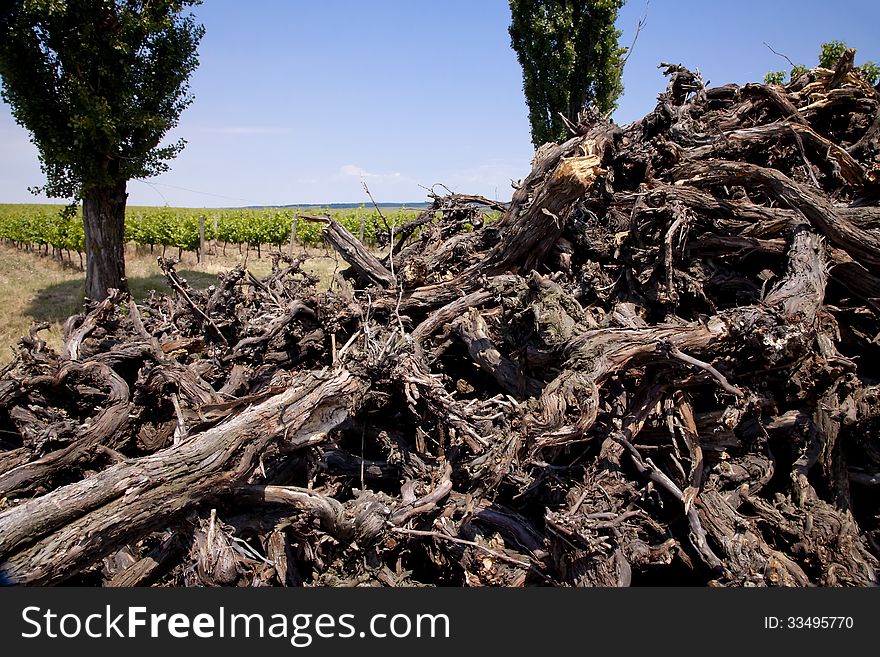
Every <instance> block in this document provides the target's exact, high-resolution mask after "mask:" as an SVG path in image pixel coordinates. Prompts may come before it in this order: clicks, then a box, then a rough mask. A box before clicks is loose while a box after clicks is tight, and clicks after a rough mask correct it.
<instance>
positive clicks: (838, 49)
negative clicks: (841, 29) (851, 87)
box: [764, 41, 880, 85]
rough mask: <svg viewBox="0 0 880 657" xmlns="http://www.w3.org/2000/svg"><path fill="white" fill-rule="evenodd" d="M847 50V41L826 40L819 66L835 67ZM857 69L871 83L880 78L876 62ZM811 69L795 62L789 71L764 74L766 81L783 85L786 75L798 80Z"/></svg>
mask: <svg viewBox="0 0 880 657" xmlns="http://www.w3.org/2000/svg"><path fill="white" fill-rule="evenodd" d="M846 51H847V45H846V42H845V41H826V42H825V43H823V44H822V45H821V47H820V49H819V66H821V67H822V68H834V67H835V66H837V62H838V61H840V58H841V57H843V54H844V53H845V52H846ZM789 61H790V60H789ZM855 69H856V70H857V71H858V72H859V73H860V74H861V76H862V77H863V78H864V79H865V80H866V81H867V82H868V83H869V84H877V81H878V79H880V67H878V66H877V64H876V63H875V62H865V63H863V64H862V65H861V66H856V67H855ZM809 70H810V69H809V68H808V67H806V66H804V65H803V64H795V65H794V66H793V67H792V68H791V71H789V72H788V73H786V71H770V72H769V73H766V74H765V75H764V83H765V84H778V85H782V84H785V80H786V76H787V77H788V79H789V80H797V79H798V78H799V77H800V76H802V75H803V74H804V73H806V72H807V71H809Z"/></svg>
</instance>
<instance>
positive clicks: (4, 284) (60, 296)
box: [0, 245, 337, 364]
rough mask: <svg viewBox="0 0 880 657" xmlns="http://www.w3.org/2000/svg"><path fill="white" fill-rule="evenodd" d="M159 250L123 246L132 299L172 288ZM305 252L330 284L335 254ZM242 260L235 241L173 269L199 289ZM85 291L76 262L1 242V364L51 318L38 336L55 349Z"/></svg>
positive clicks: (262, 262)
mask: <svg viewBox="0 0 880 657" xmlns="http://www.w3.org/2000/svg"><path fill="white" fill-rule="evenodd" d="M159 251H160V250H159V249H157V250H156V254H151V253H150V251H149V249H145V248H134V247H131V248H128V249H127V250H126V273H127V275H128V282H129V287H130V289H131V292H132V294H133V295H134V297H135V298H136V299H143V298H145V297H146V296H148V295H149V293H150V291H151V290H156V291H158V292H169V291H170V289H169V287H168V286H167V285H166V283H165V279H164V277H163V276H162V274H161V272H160V270H159V266H158V265H157V264H156V257H155V256H156V255H157V254H158V253H159ZM308 253H309V255H310V258H309V260H308V261H307V263H306V267H305V268H306V269H307V270H308V271H311V272H312V273H315V274H317V275H318V276H319V277H321V280H322V284H328V283H329V281H330V278H331V277H332V274H333V271H334V270H335V269H336V266H337V260H336V258H335V257H334V255H333V253H331V252H328V251H325V250H324V249H309V250H308ZM168 255H171V250H169V252H168ZM243 260H244V256H242V255H240V254H239V253H238V250H237V248H236V247H234V246H233V247H229V248H228V249H227V255H225V256H223V255H222V254H220V255H217V256H209V257H208V258H207V259H206V261H205V262H202V263H199V262H197V261H196V257H195V254H193V253H184V254H183V256H182V259H181V262H180V263H179V264H178V267H177V270H178V272H179V273H180V274H181V275H182V276H183V277H184V278H185V279H186V280H187V281H188V282H189V283H190V284H191V285H192V286H193V287H196V288H199V289H202V288H205V287H207V286H209V285H211V284H212V283H213V282H214V281H216V275H217V273H219V272H221V271H225V270H227V269H230V268H231V267H234V266H235V265H236V264H238V263H239V262H242V261H243ZM247 265H248V269H250V270H251V271H252V272H253V273H254V274H255V275H256V276H263V275H265V274H267V273H268V272H269V271H270V270H271V260H270V259H269V258H268V257H266V256H265V254H264V256H263V257H262V258H259V259H258V258H257V257H256V255H255V254H254V253H253V252H251V254H250V256H249V257H248V261H247ZM84 290H85V273H84V272H82V271H80V270H79V266H78V265H77V266H70V265H69V264H67V263H66V262H65V263H64V264H62V263H59V262H58V261H57V260H54V259H52V258H50V257H47V256H41V255H37V254H34V253H26V252H24V251H20V250H18V249H15V248H12V247H10V246H5V245H0V364H5V363H8V362H9V361H10V360H12V358H13V357H14V355H15V354H16V353H17V343H18V339H19V338H20V337H21V336H22V335H25V334H27V332H28V330H29V329H30V328H31V327H32V326H33V325H34V324H35V323H40V322H49V324H50V328H49V329H48V330H47V331H44V332H42V333H41V334H40V335H41V336H42V337H43V339H45V340H46V341H47V342H48V343H49V346H51V347H53V348H56V349H57V348H59V347H60V345H61V327H62V325H63V324H64V321H65V320H66V319H67V318H68V317H69V316H70V315H73V314H75V313H77V312H78V311H79V309H80V306H81V304H82V301H83V293H84Z"/></svg>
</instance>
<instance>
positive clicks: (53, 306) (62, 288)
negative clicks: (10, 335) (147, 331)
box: [24, 270, 217, 322]
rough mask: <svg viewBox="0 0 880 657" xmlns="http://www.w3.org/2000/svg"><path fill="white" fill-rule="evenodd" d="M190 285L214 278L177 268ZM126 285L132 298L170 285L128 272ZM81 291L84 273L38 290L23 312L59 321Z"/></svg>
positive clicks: (75, 307)
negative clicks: (129, 276) (79, 276)
mask: <svg viewBox="0 0 880 657" xmlns="http://www.w3.org/2000/svg"><path fill="white" fill-rule="evenodd" d="M178 274H180V276H181V277H182V278H185V279H186V281H187V283H189V284H190V285H191V286H192V287H194V288H196V289H198V290H201V289H204V288H206V287H208V286H209V285H212V284H214V283H216V282H217V276H216V275H215V274H208V273H205V272H201V271H192V270H186V271H179V272H178ZM128 286H129V289H130V290H131V292H132V294H133V295H134V298H135V299H137V300H139V301H140V300H141V299H145V298H146V297H148V296H149V294H150V291H151V290H156V291H157V292H160V293H168V292H170V291H171V288H170V287H168V283H167V282H166V281H165V277H164V276H162V275H161V274H156V275H155V276H132V277H131V278H129V279H128ZM84 295H85V275H83V276H82V277H81V278H76V279H73V280H70V281H64V282H63V283H57V284H55V285H49V286H47V287H44V288H43V289H41V290H39V291H38V292H37V294H36V296H34V299H33V301H31V303H30V304H28V306H27V307H26V308H25V309H24V314H25V315H27V316H28V317H31V318H33V320H34V321H35V322H63V321H64V320H66V319H67V318H68V317H70V316H71V315H74V314H76V313H78V312H79V310H80V308H81V307H82V302H83V298H84Z"/></svg>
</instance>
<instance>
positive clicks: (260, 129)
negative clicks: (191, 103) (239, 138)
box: [201, 125, 291, 135]
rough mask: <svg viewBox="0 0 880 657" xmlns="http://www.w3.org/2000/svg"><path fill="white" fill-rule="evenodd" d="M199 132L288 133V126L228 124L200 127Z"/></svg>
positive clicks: (227, 133) (223, 133)
mask: <svg viewBox="0 0 880 657" xmlns="http://www.w3.org/2000/svg"><path fill="white" fill-rule="evenodd" d="M201 132H205V133H208V134H213V135H288V134H290V132H291V131H290V128H280V127H273V126H262V125H229V126H220V127H217V128H202V129H201Z"/></svg>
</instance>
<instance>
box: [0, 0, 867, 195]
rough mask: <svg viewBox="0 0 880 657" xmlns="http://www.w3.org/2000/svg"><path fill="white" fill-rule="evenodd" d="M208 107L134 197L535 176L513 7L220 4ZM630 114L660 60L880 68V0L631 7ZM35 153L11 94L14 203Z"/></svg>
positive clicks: (135, 185) (626, 108)
mask: <svg viewBox="0 0 880 657" xmlns="http://www.w3.org/2000/svg"><path fill="white" fill-rule="evenodd" d="M195 13H196V15H197V17H198V18H199V20H200V21H201V22H202V23H203V24H204V25H205V28H206V35H205V38H204V40H203V41H202V46H201V48H200V55H201V65H200V67H199V69H198V70H197V71H196V72H195V73H194V75H193V77H192V80H191V87H192V92H193V93H194V95H195V102H194V103H193V104H192V105H191V106H190V108H189V109H187V110H186V111H185V113H184V115H183V117H182V119H181V122H180V125H179V127H178V128H177V129H176V130H175V131H174V132H173V133H172V134H170V135H169V139H176V138H178V137H183V138H185V139H186V140H187V141H188V145H187V147H186V149H185V150H184V151H183V153H182V154H181V155H180V156H179V157H178V158H177V160H175V161H174V162H172V170H171V171H170V172H169V173H167V174H164V175H162V176H160V177H157V178H153V179H150V181H149V183H150V184H148V183H146V182H141V181H132V182H130V183H129V203H130V204H133V205H164V204H166V203H167V204H169V205H176V206H189V207H216V206H234V205H255V204H289V203H325V202H366V201H368V199H367V197H366V195H365V194H364V191H363V188H362V186H361V181H362V180H363V181H365V182H366V183H367V184H368V185H369V187H370V190H371V192H372V193H373V196H374V197H375V198H376V200H377V201H419V200H424V198H425V190H424V189H423V187H430V186H431V185H433V184H435V183H443V184H445V185H446V186H448V187H449V188H451V189H453V190H454V191H458V192H465V193H474V194H483V195H486V196H489V197H493V198H498V199H501V200H507V199H509V197H510V193H511V189H510V180H511V179H519V178H522V177H523V176H525V175H526V174H527V173H528V171H529V163H530V160H531V156H532V152H533V151H532V146H531V142H530V139H529V126H528V119H527V110H526V105H525V101H524V99H523V96H522V77H521V71H520V68H519V65H518V63H517V61H516V56H515V54H514V53H513V51H512V50H511V49H510V41H509V37H508V34H507V26H508V24H509V21H510V13H509V9H508V5H507V1H506V0H444V1H443V2H427V1H425V0H370V1H369V2H367V1H364V0H324V1H323V2H316V1H315V2H313V1H310V2H306V1H303V0H249V1H248V2H242V1H240V0H207V1H206V2H205V4H204V5H202V6H201V7H198V8H197V9H196V12H195ZM645 14H647V24H646V27H645V28H644V29H643V31H642V33H641V35H640V36H639V39H638V43H637V44H636V47H635V50H634V52H633V54H632V56H631V58H630V60H629V63H628V64H627V67H626V69H625V71H624V85H625V92H624V96H623V97H622V98H621V99H620V107H619V109H618V111H617V113H616V114H615V116H614V118H615V120H616V121H617V122H618V123H627V122H629V121H632V120H635V119H637V118H639V117H641V116H643V115H644V114H646V113H647V112H649V111H650V110H651V109H652V108H653V105H654V101H655V99H656V96H657V94H658V93H659V92H660V91H662V90H663V88H664V87H665V83H664V79H663V77H662V75H661V74H660V72H659V71H658V69H657V65H658V64H659V63H660V62H661V61H667V62H676V63H679V62H680V63H682V64H684V65H686V66H688V67H692V68H698V69H699V70H700V71H701V72H702V74H703V76H704V79H706V80H707V81H709V82H711V83H712V84H713V85H719V84H725V83H728V82H737V83H744V82H748V81H753V80H759V79H760V78H761V77H762V76H763V74H764V73H765V72H766V71H768V70H771V69H774V70H775V69H783V68H786V66H787V63H786V62H785V61H784V60H783V59H781V58H779V57H777V56H776V55H774V54H773V53H771V52H770V51H769V50H768V49H767V48H766V47H765V46H764V45H763V42H765V41H766V42H768V43H770V44H771V45H772V46H773V47H774V48H775V49H776V50H777V51H779V52H783V53H785V54H787V55H788V56H789V57H790V58H791V59H792V60H794V61H796V62H802V63H805V64H809V65H812V64H814V63H815V61H816V55H817V53H818V48H819V44H820V43H821V42H822V41H827V40H831V39H843V40H845V41H847V42H848V43H849V45H851V46H853V47H855V48H857V50H858V52H857V55H856V62H857V63H859V62H861V61H863V60H867V59H871V60H874V61H878V62H880V39H878V38H877V36H876V35H877V29H878V27H877V26H878V25H880V2H877V1H876V0H873V1H860V0H859V1H857V0H853V1H849V2H845V1H842V0H841V1H839V2H829V1H828V0H823V1H821V2H819V1H817V2H814V1H812V0H762V1H752V0H740V1H738V2H706V1H705V0H703V1H692V0H681V1H673V0H653V1H652V2H650V4H649V5H648V6H647V7H646V5H645V2H644V0H630V1H629V2H628V3H627V4H626V5H625V7H624V8H623V10H622V11H621V14H620V19H619V23H618V26H619V28H620V29H621V30H622V31H623V37H622V38H621V43H622V44H623V45H629V43H630V41H631V40H632V36H633V34H634V31H635V26H636V25H637V23H638V19H639V17H640V16H642V15H645ZM42 181H43V178H42V175H41V173H40V169H39V163H38V160H37V154H36V149H35V148H34V147H33V146H32V145H31V144H30V143H29V142H28V135H27V133H26V131H25V130H24V129H23V128H21V127H19V126H17V125H16V124H15V122H14V121H13V119H12V118H11V116H10V114H9V108H8V107H7V106H6V105H5V104H0V202H15V203H29V202H38V201H40V200H43V199H42V198H41V197H34V196H33V195H31V194H30V193H29V192H28V191H27V187H28V186H34V185H39V184H40V183H41V182H42Z"/></svg>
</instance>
